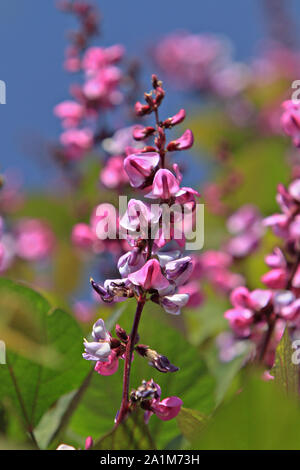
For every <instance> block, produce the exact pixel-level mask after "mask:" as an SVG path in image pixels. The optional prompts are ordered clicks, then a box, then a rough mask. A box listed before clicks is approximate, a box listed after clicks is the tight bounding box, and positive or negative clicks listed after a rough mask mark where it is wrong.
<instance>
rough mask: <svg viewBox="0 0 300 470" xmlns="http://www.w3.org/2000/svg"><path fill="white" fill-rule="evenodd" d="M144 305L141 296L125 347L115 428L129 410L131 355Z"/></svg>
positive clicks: (143, 298)
mask: <svg viewBox="0 0 300 470" xmlns="http://www.w3.org/2000/svg"><path fill="white" fill-rule="evenodd" d="M144 305H145V297H142V296H141V297H140V298H139V300H138V304H137V308H136V312H135V317H134V321H133V325H132V330H131V333H130V336H129V340H128V343H127V345H126V352H125V365H124V374H123V395H122V402H121V407H120V410H119V414H118V417H117V420H116V426H118V425H119V424H120V423H122V421H123V420H124V419H125V417H126V415H127V412H128V409H129V400H128V398H129V384H130V370H131V362H132V354H133V350H134V345H135V343H136V338H137V333H138V327H139V323H140V319H141V315H142V311H143V308H144Z"/></svg>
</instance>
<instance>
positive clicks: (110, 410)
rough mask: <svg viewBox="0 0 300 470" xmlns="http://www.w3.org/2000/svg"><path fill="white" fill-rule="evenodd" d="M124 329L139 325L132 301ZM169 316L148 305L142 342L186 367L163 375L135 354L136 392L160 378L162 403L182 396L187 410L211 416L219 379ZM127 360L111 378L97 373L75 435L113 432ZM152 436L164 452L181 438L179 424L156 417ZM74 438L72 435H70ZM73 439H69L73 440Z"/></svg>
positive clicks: (77, 418)
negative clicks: (177, 329) (133, 323)
mask: <svg viewBox="0 0 300 470" xmlns="http://www.w3.org/2000/svg"><path fill="white" fill-rule="evenodd" d="M127 304H128V306H127V307H126V310H125V311H124V313H123V315H122V321H120V324H121V326H122V327H123V328H125V329H126V330H127V331H130V328H131V324H132V322H133V317H134V311H135V302H131V301H128V302H127ZM166 320H167V314H166V313H165V312H164V311H163V310H162V309H161V308H159V307H157V306H156V305H155V304H153V303H150V302H149V303H148V304H146V307H145V310H144V312H143V314H142V320H141V324H140V328H139V334H140V343H143V344H148V345H149V346H150V347H151V348H153V349H155V350H157V351H158V352H159V353H161V354H164V355H166V356H167V357H168V358H169V360H170V361H171V362H172V363H173V364H175V365H176V366H178V367H180V370H179V371H178V372H176V373H173V374H162V373H159V372H158V371H156V370H155V369H153V368H151V367H150V366H149V365H148V364H147V361H146V360H145V359H144V358H141V357H140V356H138V355H137V354H135V357H134V361H133V364H132V373H131V384H130V386H131V389H132V388H137V387H138V386H139V385H140V384H141V381H142V380H143V379H145V380H149V379H151V378H153V379H154V381H156V382H157V383H158V384H159V385H160V386H161V388H162V398H166V397H168V396H172V395H177V396H179V397H180V398H181V399H182V400H183V403H184V406H186V407H189V408H195V409H197V410H198V411H199V412H201V413H204V414H208V413H210V412H211V411H212V409H213V408H214V379H213V378H212V377H211V376H210V375H209V374H208V370H207V367H206V365H205V363H204V361H203V360H202V359H201V357H200V355H199V352H198V351H197V349H196V348H195V347H193V346H191V345H190V344H189V343H188V342H187V341H186V340H185V339H184V338H183V335H182V334H181V333H180V332H178V331H176V330H175V329H174V328H173V327H171V326H170V325H169V324H168V323H167V321H166ZM123 365H124V363H123V361H120V364H119V371H118V372H117V373H116V374H115V375H113V376H110V377H103V376H100V375H98V374H97V373H95V374H94V376H93V378H92V382H91V386H90V387H89V389H88V391H87V393H86V395H85V396H84V398H83V400H82V402H81V405H80V406H79V407H78V409H77V411H76V412H75V413H74V415H73V418H72V421H71V431H72V433H73V434H72V435H78V436H82V437H84V436H87V435H91V436H92V437H93V438H94V439H98V438H99V437H100V436H101V435H103V434H105V433H107V432H109V430H110V429H111V427H112V424H113V421H114V418H115V415H116V412H117V410H118V409H119V406H120V401H121V395H122V373H123ZM150 430H151V434H152V435H154V436H155V440H156V442H157V445H158V448H163V447H164V446H165V445H166V444H167V443H168V442H170V441H171V440H172V439H173V438H175V437H176V436H177V435H178V428H177V426H176V424H175V423H174V421H170V422H162V421H160V420H159V419H158V418H157V417H156V416H153V417H152V418H151V419H150ZM70 436H71V434H70ZM67 437H68V435H67V436H66V438H65V440H67Z"/></svg>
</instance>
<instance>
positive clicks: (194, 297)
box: [178, 281, 204, 308]
mask: <svg viewBox="0 0 300 470" xmlns="http://www.w3.org/2000/svg"><path fill="white" fill-rule="evenodd" d="M178 292H179V294H187V295H188V296H189V299H188V302H187V304H186V307H189V308H196V307H199V306H200V305H202V304H203V302H204V294H203V292H202V291H201V288H200V285H199V283H198V282H195V281H193V282H188V283H187V284H185V285H184V286H181V287H180V288H179V291H178Z"/></svg>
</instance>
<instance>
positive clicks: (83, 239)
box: [71, 224, 96, 249]
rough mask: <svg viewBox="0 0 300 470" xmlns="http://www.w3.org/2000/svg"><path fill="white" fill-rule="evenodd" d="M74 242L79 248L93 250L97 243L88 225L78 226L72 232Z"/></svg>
mask: <svg viewBox="0 0 300 470" xmlns="http://www.w3.org/2000/svg"><path fill="white" fill-rule="evenodd" d="M71 238H72V242H73V243H74V245H76V246H78V247H79V248H88V249H89V248H91V247H92V246H93V243H94V241H95V238H96V237H95V234H94V233H93V232H92V230H91V227H90V226H89V225H87V224H76V225H75V226H74V227H73V230H72V235H71Z"/></svg>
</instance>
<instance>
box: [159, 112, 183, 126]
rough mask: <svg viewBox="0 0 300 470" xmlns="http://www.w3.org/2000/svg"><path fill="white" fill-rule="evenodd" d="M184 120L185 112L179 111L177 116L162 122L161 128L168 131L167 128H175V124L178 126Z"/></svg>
mask: <svg viewBox="0 0 300 470" xmlns="http://www.w3.org/2000/svg"><path fill="white" fill-rule="evenodd" d="M184 119H185V110H184V109H181V110H180V111H178V113H177V114H175V115H174V116H172V117H170V118H168V119H166V120H165V121H164V122H163V126H164V127H165V128H167V129H168V128H169V127H172V126H176V124H180V123H181V122H183V121H184Z"/></svg>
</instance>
